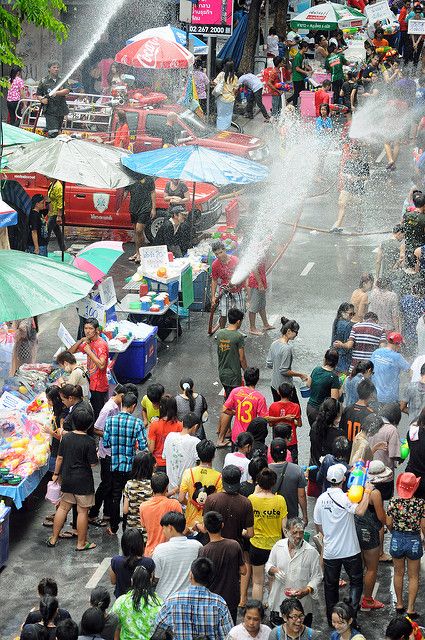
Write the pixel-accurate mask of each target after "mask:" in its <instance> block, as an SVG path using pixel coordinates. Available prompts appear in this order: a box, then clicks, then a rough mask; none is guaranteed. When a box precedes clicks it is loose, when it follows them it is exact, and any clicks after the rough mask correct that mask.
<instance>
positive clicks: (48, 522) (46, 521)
mask: <svg viewBox="0 0 425 640" xmlns="http://www.w3.org/2000/svg"><path fill="white" fill-rule="evenodd" d="M41 524H42V526H43V527H50V528H52V527H53V521H52V522H50V520H43V522H42V523H41Z"/></svg>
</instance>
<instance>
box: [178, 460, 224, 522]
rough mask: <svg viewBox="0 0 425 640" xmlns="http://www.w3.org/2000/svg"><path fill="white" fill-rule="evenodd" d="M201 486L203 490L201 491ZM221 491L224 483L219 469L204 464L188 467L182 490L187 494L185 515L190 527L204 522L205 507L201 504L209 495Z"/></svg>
mask: <svg viewBox="0 0 425 640" xmlns="http://www.w3.org/2000/svg"><path fill="white" fill-rule="evenodd" d="M197 483H199V484H197ZM195 484H196V485H197V486H196V487H195ZM200 488H202V489H203V490H202V491H199V489H200ZM220 491H223V483H222V481H221V473H220V472H219V471H216V470H215V469H211V468H210V467H202V466H199V467H193V468H192V469H186V471H185V472H184V473H183V476H182V481H181V485H180V492H181V493H184V494H186V496H187V506H186V514H185V515H186V524H187V526H188V527H189V528H190V527H193V525H194V524H195V522H203V509H202V507H201V508H200V504H201V503H205V500H206V499H207V495H210V494H211V493H215V492H217V493H218V492H220Z"/></svg>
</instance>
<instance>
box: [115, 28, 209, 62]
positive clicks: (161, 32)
mask: <svg viewBox="0 0 425 640" xmlns="http://www.w3.org/2000/svg"><path fill="white" fill-rule="evenodd" d="M153 36H157V37H158V38H163V39H164V40H170V41H171V42H177V43H178V44H181V45H182V46H183V47H186V45H187V34H186V31H183V29H178V28H177V27H173V26H171V25H170V24H168V25H167V26H166V27H154V28H152V29H145V31H142V32H141V33H138V34H137V36H133V37H132V38H130V39H129V40H127V43H126V44H131V43H132V42H136V41H137V40H143V39H144V38H151V37H153ZM189 42H190V48H191V51H193V53H194V54H195V55H197V56H202V55H207V53H208V46H207V45H206V44H205V42H202V40H201V39H200V38H197V37H196V36H194V35H192V34H190V35H189Z"/></svg>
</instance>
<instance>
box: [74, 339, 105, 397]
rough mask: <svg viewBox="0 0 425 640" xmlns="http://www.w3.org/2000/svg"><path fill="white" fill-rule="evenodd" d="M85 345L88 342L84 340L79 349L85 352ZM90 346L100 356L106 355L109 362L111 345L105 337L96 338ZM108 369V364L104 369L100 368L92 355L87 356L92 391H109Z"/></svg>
mask: <svg viewBox="0 0 425 640" xmlns="http://www.w3.org/2000/svg"><path fill="white" fill-rule="evenodd" d="M85 346H86V343H85V342H83V343H82V344H81V345H80V346H79V348H78V351H81V352H82V353H85V351H84V348H85ZM89 347H90V349H91V350H92V351H93V353H94V354H95V355H96V356H97V357H98V358H102V357H105V358H106V364H107V363H108V357H109V347H108V345H107V343H106V342H105V340H103V338H101V337H99V338H96V340H93V342H90V343H89ZM107 369H108V367H107V366H106V367H105V368H104V369H99V367H98V366H97V365H96V364H95V363H94V362H93V360H92V359H91V358H90V356H87V373H88V374H89V378H90V383H89V389H90V391H109V382H108V374H107Z"/></svg>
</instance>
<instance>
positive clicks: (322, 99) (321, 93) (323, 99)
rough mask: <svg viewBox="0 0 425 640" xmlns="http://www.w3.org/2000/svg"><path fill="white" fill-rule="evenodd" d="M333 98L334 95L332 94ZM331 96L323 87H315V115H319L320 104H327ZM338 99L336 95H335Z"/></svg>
mask: <svg viewBox="0 0 425 640" xmlns="http://www.w3.org/2000/svg"><path fill="white" fill-rule="evenodd" d="M334 99H335V96H334ZM330 100H331V97H330V95H329V93H328V92H327V91H325V90H324V89H317V91H315V93H314V106H315V107H316V116H320V105H321V104H329V103H330ZM336 100H338V96H337V97H336Z"/></svg>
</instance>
